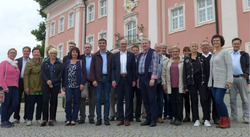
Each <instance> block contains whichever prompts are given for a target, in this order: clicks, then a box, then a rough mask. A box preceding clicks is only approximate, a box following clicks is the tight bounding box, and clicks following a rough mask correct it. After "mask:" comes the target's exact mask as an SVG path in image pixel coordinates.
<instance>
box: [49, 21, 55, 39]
mask: <svg viewBox="0 0 250 137" xmlns="http://www.w3.org/2000/svg"><path fill="white" fill-rule="evenodd" d="M52 25H54V30H52V29H53V28H52ZM53 32H54V33H53ZM55 34H56V21H52V22H51V24H50V37H52V36H55Z"/></svg>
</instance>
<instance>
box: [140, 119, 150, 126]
mask: <svg viewBox="0 0 250 137" xmlns="http://www.w3.org/2000/svg"><path fill="white" fill-rule="evenodd" d="M140 125H141V126H147V125H150V121H149V120H146V121H144V122H143V123H141V124H140Z"/></svg>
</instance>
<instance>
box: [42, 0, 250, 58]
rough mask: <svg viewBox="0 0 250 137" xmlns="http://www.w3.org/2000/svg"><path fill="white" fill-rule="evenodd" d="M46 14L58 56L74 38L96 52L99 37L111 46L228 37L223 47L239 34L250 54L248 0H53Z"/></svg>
mask: <svg viewBox="0 0 250 137" xmlns="http://www.w3.org/2000/svg"><path fill="white" fill-rule="evenodd" d="M43 11H44V12H45V13H46V14H47V21H46V44H45V45H46V46H47V45H49V44H53V45H56V46H57V48H58V51H59V52H58V53H59V54H58V56H59V57H60V58H62V57H63V56H64V55H66V54H67V52H68V42H69V41H74V42H75V43H76V44H77V46H78V47H79V48H80V49H81V50H82V46H83V45H84V43H91V44H92V45H93V47H94V48H93V52H96V51H98V39H100V38H107V45H108V49H109V50H110V49H112V48H114V47H115V46H116V44H117V40H119V39H121V38H126V39H128V42H129V44H130V45H131V44H134V43H140V39H141V38H142V37H148V38H149V39H150V40H151V43H152V46H153V45H154V44H155V43H166V44H167V45H179V46H180V47H184V46H187V45H189V44H190V43H191V42H198V43H200V42H201V41H202V40H204V39H207V40H209V41H210V40H211V37H212V36H213V35H214V34H221V35H223V36H224V37H225V40H226V43H225V46H224V47H225V48H231V40H232V39H233V38H235V37H240V38H241V39H242V40H243V43H242V49H243V50H246V51H247V52H248V53H250V0H54V1H52V2H51V3H50V4H49V5H48V6H47V7H45V8H43Z"/></svg>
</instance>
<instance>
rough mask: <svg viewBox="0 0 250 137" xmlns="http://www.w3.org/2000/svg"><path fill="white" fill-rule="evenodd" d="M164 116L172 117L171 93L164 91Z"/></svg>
mask: <svg viewBox="0 0 250 137" xmlns="http://www.w3.org/2000/svg"><path fill="white" fill-rule="evenodd" d="M163 99H164V117H165V116H167V115H168V116H169V117H170V118H172V117H173V114H172V106H171V94H166V93H164V98H163Z"/></svg>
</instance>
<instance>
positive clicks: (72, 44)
mask: <svg viewBox="0 0 250 137" xmlns="http://www.w3.org/2000/svg"><path fill="white" fill-rule="evenodd" d="M74 47H76V43H75V42H73V41H71V42H69V52H70V51H71V49H72V48H74ZM69 52H68V54H67V55H66V56H64V57H63V63H64V62H66V61H67V60H69V59H70V58H69Z"/></svg>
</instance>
